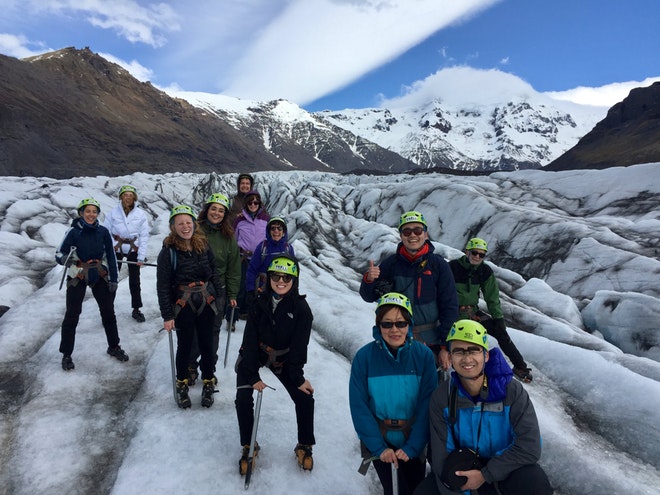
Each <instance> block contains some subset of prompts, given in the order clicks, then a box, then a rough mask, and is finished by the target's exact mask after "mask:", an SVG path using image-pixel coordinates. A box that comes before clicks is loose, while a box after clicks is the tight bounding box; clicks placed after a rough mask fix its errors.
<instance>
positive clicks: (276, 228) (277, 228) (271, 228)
mask: <svg viewBox="0 0 660 495" xmlns="http://www.w3.org/2000/svg"><path fill="white" fill-rule="evenodd" d="M270 230H281V231H284V227H282V226H281V225H271V226H270Z"/></svg>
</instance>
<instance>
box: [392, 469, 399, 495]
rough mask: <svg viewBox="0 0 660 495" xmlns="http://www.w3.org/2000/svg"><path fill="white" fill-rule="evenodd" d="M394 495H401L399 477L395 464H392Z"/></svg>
mask: <svg viewBox="0 0 660 495" xmlns="http://www.w3.org/2000/svg"><path fill="white" fill-rule="evenodd" d="M392 495H399V476H398V475H397V469H396V466H395V465H394V463H392Z"/></svg>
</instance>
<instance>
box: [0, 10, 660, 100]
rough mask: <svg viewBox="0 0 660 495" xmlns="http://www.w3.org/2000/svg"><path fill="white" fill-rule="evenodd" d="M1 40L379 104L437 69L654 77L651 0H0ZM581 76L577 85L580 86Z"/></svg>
mask: <svg viewBox="0 0 660 495" xmlns="http://www.w3.org/2000/svg"><path fill="white" fill-rule="evenodd" d="M0 8H1V9H2V11H3V16H2V18H1V19H0V53H2V54H4V55H9V56H14V57H18V58H23V57H27V56H31V55H36V54H40V53H43V52H47V51H52V50H57V49H60V48H64V47H68V46H74V47H76V48H84V47H86V46H88V47H90V49H91V50H93V51H94V52H98V53H100V54H101V55H103V56H104V57H106V58H109V59H110V60H112V61H114V62H116V63H119V64H120V65H122V66H124V67H126V68H127V69H129V70H130V71H131V72H132V73H133V74H134V75H135V76H136V77H137V78H138V79H140V80H149V81H151V82H152V83H153V84H154V85H156V86H157V87H160V88H168V87H176V88H179V89H182V90H186V91H203V92H208V93H223V94H227V95H230V96H238V97H241V98H247V99H255V100H268V99H274V98H286V99H288V100H291V101H293V102H295V103H298V104H299V105H301V106H303V107H304V108H306V109H308V110H321V109H333V110H339V109H343V108H363V107H373V106H380V105H383V104H385V103H386V102H387V100H388V99H392V98H396V97H399V96H402V95H404V94H406V93H408V92H410V91H414V87H415V86H416V85H417V86H418V85H419V84H420V82H423V81H425V80H426V79H427V78H430V76H432V75H433V74H435V73H436V72H438V71H441V70H442V69H445V68H448V67H453V66H457V65H466V66H469V67H474V68H476V69H498V70H500V71H503V72H508V73H511V74H514V75H516V76H518V77H520V78H521V79H523V80H524V81H526V82H527V83H529V84H530V85H531V86H532V87H533V88H534V89H535V90H537V91H540V92H551V93H552V94H555V95H557V96H558V97H561V98H563V99H570V100H572V101H576V102H578V103H588V104H598V105H607V106H611V105H613V104H614V103H616V102H617V101H620V100H621V99H623V97H625V96H626V95H627V93H628V91H629V90H630V89H631V88H633V87H638V86H646V85H649V84H651V82H653V81H654V80H660V35H658V33H657V26H658V24H657V20H658V19H660V2H658V1H656V0H629V1H627V2H623V1H621V0H617V1H615V0H579V1H575V0H553V1H549V2H548V1H541V0H462V1H460V2H457V1H455V0H223V1H210V0H207V1H200V2H181V1H179V0H163V1H159V2H156V1H148V0H139V1H138V0H113V1H109V0H108V1H102V0H0ZM579 88H581V89H579Z"/></svg>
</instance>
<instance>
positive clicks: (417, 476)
mask: <svg viewBox="0 0 660 495" xmlns="http://www.w3.org/2000/svg"><path fill="white" fill-rule="evenodd" d="M395 450H396V449H395ZM373 465H374V468H376V473H377V474H378V479H379V480H380V483H381V484H382V485H383V494H384V495H411V494H412V492H413V491H415V488H416V487H417V485H419V484H420V483H421V482H422V480H423V479H424V475H425V474H426V463H425V462H422V461H421V460H420V459H419V457H413V458H411V459H410V460H409V461H408V462H403V461H401V460H399V469H397V482H398V486H399V493H393V492H392V464H390V463H389V462H383V461H381V460H380V459H376V460H374V461H373Z"/></svg>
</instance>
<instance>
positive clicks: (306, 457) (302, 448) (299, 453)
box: [293, 443, 314, 471]
mask: <svg viewBox="0 0 660 495" xmlns="http://www.w3.org/2000/svg"><path fill="white" fill-rule="evenodd" d="M293 452H294V453H295V454H296V458H297V459H298V466H300V467H301V468H302V469H304V470H305V471H311V470H312V468H313V467H314V459H313V458H312V446H311V445H303V444H302V443H299V444H298V445H296V448H295V449H293Z"/></svg>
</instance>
